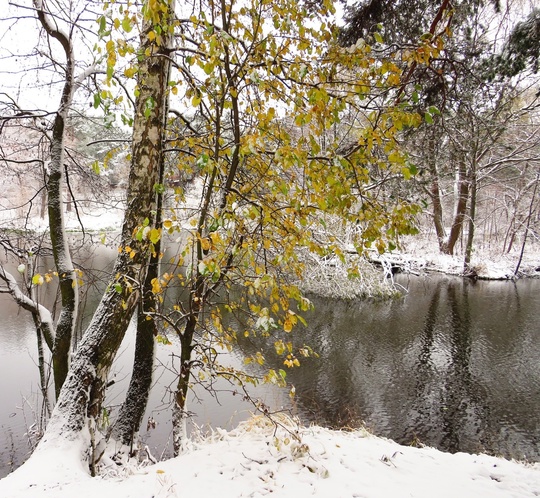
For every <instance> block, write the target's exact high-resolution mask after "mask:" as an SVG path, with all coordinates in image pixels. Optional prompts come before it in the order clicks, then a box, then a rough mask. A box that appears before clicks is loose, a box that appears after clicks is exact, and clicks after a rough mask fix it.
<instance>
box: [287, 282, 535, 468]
mask: <svg viewBox="0 0 540 498" xmlns="http://www.w3.org/2000/svg"><path fill="white" fill-rule="evenodd" d="M399 282H400V283H401V284H402V285H403V286H404V287H406V288H407V289H408V293H407V294H406V295H405V297H403V298H402V299H399V300H396V301H393V302H379V303H369V302H358V301H355V302H348V303H347V302H340V301H328V300H324V301H323V300H315V301H314V303H315V307H316V311H315V312H314V314H313V316H311V317H310V327H309V330H308V331H307V332H306V333H305V337H304V338H303V339H304V340H305V342H306V343H308V344H311V345H313V347H314V348H315V349H316V350H318V351H319V353H320V359H318V360H311V361H310V362H309V366H307V367H306V365H303V367H302V368H301V369H297V370H295V371H293V372H289V376H288V379H289V380H291V381H292V382H293V383H294V384H295V386H296V389H297V392H298V393H299V394H298V396H297V397H298V403H299V408H300V411H301V412H302V413H303V415H304V416H306V417H308V418H309V419H311V420H314V421H318V422H322V423H326V424H330V425H334V426H340V425H347V424H352V425H355V424H357V422H358V420H362V421H364V423H365V424H366V426H367V427H368V428H370V429H371V430H372V431H373V432H375V433H376V434H378V435H381V436H386V437H389V438H392V439H394V440H396V441H398V442H400V443H404V444H411V443H414V442H415V441H419V442H421V443H424V444H427V445H430V446H435V447H437V448H439V449H441V450H445V451H450V452H456V451H466V452H478V451H486V452H489V453H493V454H496V455H502V456H505V457H508V458H519V459H528V460H531V461H538V460H540V424H539V421H540V281H539V280H521V281H518V282H515V283H514V282H486V281H478V282H471V281H468V280H462V279H459V278H447V277H441V276H431V277H422V278H419V277H410V278H408V277H401V279H400V281H399Z"/></svg>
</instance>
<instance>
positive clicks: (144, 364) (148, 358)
mask: <svg viewBox="0 0 540 498" xmlns="http://www.w3.org/2000/svg"><path fill="white" fill-rule="evenodd" d="M162 159H163V157H162ZM164 177H165V163H164V161H163V160H162V163H161V166H160V172H159V178H160V180H159V183H160V184H163V181H164ZM162 209H163V194H162V193H158V194H157V206H156V223H155V225H156V228H159V229H161V228H162V226H163V223H162V221H163V220H162ZM162 246H163V242H162V240H159V241H158V242H157V243H156V244H155V247H154V252H153V254H152V255H151V256H150V262H149V264H148V272H147V274H146V278H145V281H144V284H143V289H142V298H141V303H140V304H139V311H138V314H137V336H136V339H135V357H134V359H133V372H132V374H131V380H130V383H129V388H128V391H127V393H126V399H125V401H124V403H123V404H122V407H121V409H120V412H119V414H118V420H117V422H116V424H115V426H114V428H113V431H112V437H113V438H115V439H117V440H119V441H120V442H122V444H125V445H126V446H130V448H131V449H133V443H134V441H135V439H136V435H137V434H138V432H139V429H140V426H141V422H142V420H143V417H144V412H145V411H146V406H147V404H148V398H149V396H150V388H151V386H152V377H153V373H154V349H155V347H154V346H155V344H154V339H155V336H156V335H157V325H156V321H155V318H154V316H153V315H152V313H153V312H155V311H156V310H157V305H158V300H157V297H156V295H155V294H154V292H153V291H152V280H154V279H156V278H159V267H160V264H159V263H160V253H161V251H162V250H163V249H162Z"/></svg>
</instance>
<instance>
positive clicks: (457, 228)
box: [442, 157, 469, 254]
mask: <svg viewBox="0 0 540 498" xmlns="http://www.w3.org/2000/svg"><path fill="white" fill-rule="evenodd" d="M457 162H458V169H457V172H456V189H457V199H456V205H455V209H454V218H453V220H452V227H451V228H450V233H449V234H448V238H447V239H446V240H445V241H444V243H443V246H442V252H443V253H444V254H454V248H455V246H456V242H457V241H458V240H459V236H460V235H461V232H462V230H463V221H464V220H465V214H466V212H467V201H468V200H469V178H468V176H467V168H466V166H465V159H464V158H463V157H458V158H457Z"/></svg>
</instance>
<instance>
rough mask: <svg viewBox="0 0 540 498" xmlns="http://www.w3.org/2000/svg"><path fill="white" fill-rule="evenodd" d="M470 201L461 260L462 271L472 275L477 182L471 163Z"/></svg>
mask: <svg viewBox="0 0 540 498" xmlns="http://www.w3.org/2000/svg"><path fill="white" fill-rule="evenodd" d="M470 179H471V186H470V190H471V192H470V194H471V202H470V206H469V222H468V227H469V230H468V234H467V244H466V246H465V260H464V262H463V272H464V274H465V275H466V276H474V275H475V273H474V271H472V269H471V266H470V265H471V256H472V248H473V240H474V228H475V223H476V195H477V183H476V164H473V168H472V170H471V175H470Z"/></svg>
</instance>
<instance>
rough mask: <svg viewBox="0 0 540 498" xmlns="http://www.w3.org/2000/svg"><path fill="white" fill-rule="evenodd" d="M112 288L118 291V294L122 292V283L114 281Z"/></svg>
mask: <svg viewBox="0 0 540 498" xmlns="http://www.w3.org/2000/svg"><path fill="white" fill-rule="evenodd" d="M114 290H115V291H116V292H118V294H122V284H120V283H118V282H116V283H115V284H114Z"/></svg>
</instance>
